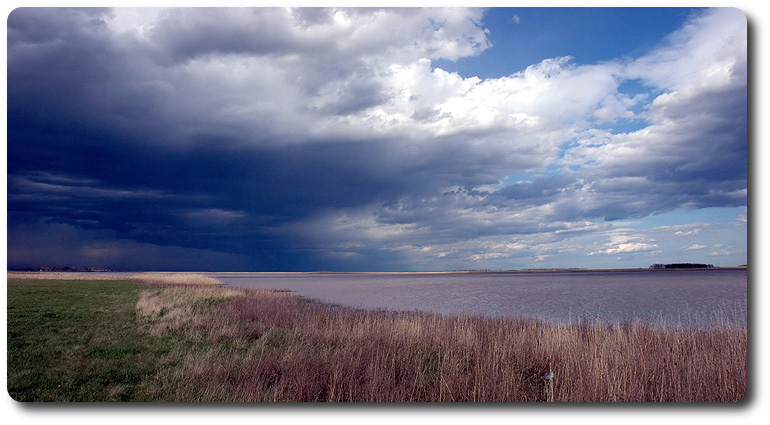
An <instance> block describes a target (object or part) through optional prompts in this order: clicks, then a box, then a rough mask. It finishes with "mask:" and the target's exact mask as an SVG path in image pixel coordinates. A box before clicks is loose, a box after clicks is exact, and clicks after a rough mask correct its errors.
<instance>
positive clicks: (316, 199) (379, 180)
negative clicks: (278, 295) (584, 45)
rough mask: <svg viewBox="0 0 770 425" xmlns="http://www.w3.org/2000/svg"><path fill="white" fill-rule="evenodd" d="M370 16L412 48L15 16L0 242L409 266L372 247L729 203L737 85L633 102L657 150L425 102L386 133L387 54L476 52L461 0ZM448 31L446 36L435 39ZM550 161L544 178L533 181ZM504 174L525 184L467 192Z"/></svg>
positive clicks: (74, 16) (319, 15) (248, 260)
mask: <svg viewBox="0 0 770 425" xmlns="http://www.w3.org/2000/svg"><path fill="white" fill-rule="evenodd" d="M387 12H388V13H384V12H382V11H377V10H362V11H359V10H351V11H348V12H347V15H346V18H347V19H351V20H353V21H355V20H356V19H358V20H363V21H367V20H368V21H367V22H370V23H371V25H374V26H375V27H376V26H381V27H388V26H389V25H393V24H394V23H397V22H402V23H403V24H404V29H403V32H404V33H405V34H406V36H404V39H405V40H412V39H414V40H417V41H420V43H421V44H420V43H417V45H407V44H404V45H398V44H394V42H393V40H390V39H388V37H383V33H375V32H372V31H369V32H367V31H366V30H364V29H361V28H359V29H358V32H355V31H353V30H348V29H344V28H347V27H340V28H343V29H340V30H334V31H332V30H331V29H329V28H331V27H332V26H333V24H334V22H335V16H334V14H333V12H332V11H328V10H322V9H300V10H295V11H293V12H292V15H291V16H288V15H287V14H286V12H285V11H283V9H265V10H262V9H259V10H242V11H239V10H196V9H175V10H170V11H163V12H160V13H159V14H157V16H156V17H155V20H154V21H153V22H152V24H151V25H150V24H148V25H147V26H146V27H145V28H144V29H143V30H142V31H143V32H142V33H141V34H139V33H137V32H130V31H124V32H122V33H121V32H116V31H112V30H111V29H110V25H111V23H112V22H113V18H114V16H115V15H114V12H113V11H109V10H97V9H93V10H91V9H89V10H63V9H17V10H16V11H14V12H13V13H12V14H11V16H10V17H9V20H8V211H9V222H8V229H9V240H12V241H13V242H14V243H19V244H22V242H21V241H22V240H23V239H24V238H23V235H24V234H25V232H30V233H34V232H38V233H44V232H45V231H46V229H54V230H55V229H58V230H57V231H60V232H61V234H69V233H68V232H73V234H76V233H77V232H78V231H83V233H82V235H90V236H82V237H83V238H84V241H85V242H84V243H86V242H87V243H92V244H93V243H96V242H98V239H99V238H113V239H116V240H121V241H134V242H136V243H138V244H144V245H142V246H146V247H150V246H153V247H154V246H162V247H178V248H179V249H191V250H206V251H210V252H216V253H221V254H222V255H229V254H233V255H235V256H238V257H239V258H238V259H233V258H229V257H228V258H229V259H228V260H227V261H231V263H229V264H230V266H231V267H241V268H244V267H249V266H248V265H251V266H252V267H255V268H262V269H292V268H294V269H304V268H317V267H322V265H324V264H326V265H328V264H332V265H334V264H336V265H338V266H340V267H344V266H342V264H348V265H350V264H353V265H352V266H350V267H351V268H367V267H369V268H371V267H377V265H380V266H383V267H385V266H386V265H387V266H388V267H392V268H399V267H408V264H407V263H399V261H402V260H403V259H401V257H399V255H398V254H397V253H394V252H392V251H384V250H382V249H381V248H383V247H389V248H393V249H395V248H397V247H399V246H402V245H405V244H409V245H414V246H419V245H421V244H422V245H427V244H456V243H460V242H462V241H465V240H473V239H476V238H479V237H487V236H489V237H494V236H505V235H528V234H537V233H542V232H554V231H558V230H565V229H568V228H569V226H570V223H574V222H575V221H579V220H593V219H605V220H617V219H625V218H629V217H635V218H638V217H644V216H646V215H649V214H652V213H658V212H663V211H671V210H675V209H677V208H682V207H685V206H686V207H706V206H741V205H745V203H746V199H745V188H746V174H747V172H746V157H747V153H746V137H747V130H746V114H747V111H746V102H745V100H746V87H745V79H744V80H743V81H742V82H741V81H740V78H739V79H738V80H739V81H738V82H737V83H735V84H731V85H726V86H723V87H721V88H718V89H715V90H714V91H712V92H707V91H706V92H702V93H699V94H697V95H695V96H694V97H691V98H689V99H686V100H684V101H682V102H680V103H672V104H671V105H669V106H665V107H658V108H653V109H651V112H650V113H651V114H653V116H651V117H650V118H649V120H651V122H653V123H655V119H656V118H655V116H654V114H655V113H657V114H660V115H661V116H665V117H666V119H668V120H670V121H672V122H678V123H682V125H681V126H674V127H671V132H670V133H667V131H669V127H661V129H660V130H658V131H659V137H658V139H657V140H658V142H657V143H656V144H645V142H644V141H638V142H636V141H634V140H630V141H627V142H623V143H628V144H629V146H632V147H633V149H636V152H637V154H636V155H634V156H633V157H632V158H627V159H624V160H620V159H617V157H614V156H612V155H609V154H607V155H604V154H603V153H601V152H599V150H600V149H607V151H608V152H609V151H610V149H611V148H612V147H613V146H615V145H616V144H617V143H621V142H620V141H612V142H609V143H607V144H606V145H605V146H603V147H602V148H595V147H592V148H590V149H588V148H586V149H587V150H585V152H589V153H590V154H591V155H592V156H591V157H590V158H588V157H582V156H580V155H583V153H582V152H583V151H582V150H581V151H580V152H581V153H580V155H578V154H575V155H572V154H573V153H575V152H577V150H576V151H575V152H570V149H569V148H568V147H565V146H571V145H570V144H569V143H574V140H556V141H550V142H549V143H550V144H542V143H539V142H534V141H533V140H534V139H533V137H534V136H532V134H534V133H528V132H525V131H518V130H516V129H513V130H512V129H511V128H509V127H505V126H504V125H502V124H494V125H476V126H475V127H474V126H470V127H468V128H467V129H463V130H461V131H454V130H451V129H450V130H442V131H444V132H443V133H442V132H441V131H438V130H435V129H434V127H430V129H431V130H430V131H427V130H426V131H423V130H421V129H423V128H424V127H422V126H430V125H434V124H435V123H437V122H439V121H440V119H441V114H444V115H445V116H448V115H447V114H450V113H451V111H448V110H446V111H444V112H441V111H440V110H439V109H437V108H439V106H440V105H438V101H437V102H436V105H435V108H434V107H433V106H431V107H430V110H428V109H425V108H423V109H419V108H416V109H415V110H414V111H413V113H411V114H408V116H409V117H410V118H409V119H410V120H412V121H406V122H407V124H403V122H402V123H400V124H398V125H401V126H402V128H400V129H398V131H393V132H392V133H388V132H383V131H382V130H381V129H378V128H375V126H374V125H372V124H371V122H374V121H372V120H373V119H374V118H372V117H373V116H375V115H373V114H374V112H376V111H378V110H379V109H378V108H382V109H383V110H387V108H390V107H392V105H391V103H392V102H393V99H394V98H396V97H397V96H398V94H394V92H393V90H392V87H391V85H392V83H391V82H390V80H388V78H391V77H392V72H391V71H388V66H389V65H390V62H389V61H392V62H396V63H399V61H400V63H409V62H412V61H415V60H418V59H421V58H442V57H443V58H450V59H453V58H456V57H460V56H467V55H471V54H474V53H477V52H479V51H480V50H483V49H484V48H487V47H489V45H488V42H487V41H486V38H484V36H483V28H481V27H480V26H479V25H478V22H477V20H478V19H479V18H480V15H479V13H478V12H473V13H468V14H466V15H463V16H461V17H457V16H455V15H453V14H450V13H448V12H441V13H444V15H442V16H439V17H438V18H436V19H435V20H431V19H427V17H428V16H429V15H430V13H428V12H425V11H421V10H395V11H394V10H389V11H387ZM458 15H459V14H458ZM336 19H342V17H340V16H338V17H337V18H336ZM407 24H409V25H411V26H410V27H407ZM335 28H336V27H335ZM335 31H336V32H335ZM354 33H355V34H358V36H359V37H360V38H359V39H356V40H354V41H350V40H348V39H345V38H342V37H340V35H341V34H342V35H345V34H347V35H350V34H354ZM446 33H453V35H451V37H450V39H451V40H453V41H452V42H453V43H455V44H456V45H457V46H459V47H452V48H451V49H450V48H447V47H446V46H445V44H442V43H440V42H439V41H441V40H440V37H441V34H446ZM395 40H396V42H404V40H402V39H401V38H400V36H398V34H396V36H395ZM450 44H451V43H450ZM453 46H454V45H453ZM734 72H735V73H738V74H739V73H740V72H741V70H740V69H737V70H735V71H734ZM743 72H745V69H744V70H743ZM565 78H566V77H565ZM389 84H391V85H389ZM437 90H439V89H437ZM440 95H441V93H439V94H437V95H436V96H437V98H438V97H440ZM413 97H414V96H413ZM423 97H424V96H423ZM414 98H415V99H416V97H414ZM415 99H411V100H409V102H417V100H415ZM373 111H374V112H373ZM447 111H448V112H447ZM378 119H379V118H378ZM469 119H470V118H469ZM340 120H342V121H340ZM346 120H347V121H346ZM356 120H359V121H356ZM367 120H369V121H367ZM393 120H395V118H393ZM573 121H574V120H566V121H565V122H573ZM454 122H459V121H458V120H455V121H454ZM562 124H563V123H562ZM394 125H395V124H394ZM367 126H369V127H367ZM409 126H413V127H409ZM426 128H427V127H426ZM527 131H533V130H527ZM549 131H550V132H553V133H554V134H557V133H558V131H561V130H558V131H557V130H556V129H548V128H544V129H543V134H545V133H547V132H549ZM565 134H569V137H570V138H579V137H582V136H581V134H582V130H579V129H578V130H574V131H571V132H567V133H565ZM538 137H540V136H538ZM629 137H631V136H629ZM568 142H569V143H568ZM591 146H595V145H591ZM583 148H584V147H582V146H581V147H580V149H583ZM591 149H593V150H591ZM602 152H603V151H602ZM561 156H563V159H561ZM574 158H579V159H574ZM580 158H583V159H580ZM560 161H562V162H560ZM569 161H572V162H569ZM549 165H550V166H551V167H556V168H557V169H558V170H560V174H557V175H553V176H546V177H542V176H538V173H542V172H543V171H544V170H545V169H546V167H547V166H549ZM570 166H571V167H572V168H569V167H570ZM514 172H526V173H530V174H531V175H532V176H533V177H532V178H531V181H530V182H520V183H513V184H510V185H508V186H507V187H503V188H500V189H499V190H497V191H488V190H486V189H484V187H485V186H494V185H496V184H498V183H499V182H500V180H501V179H502V178H503V177H504V176H506V175H508V174H510V173H514ZM742 190H743V192H741V191H742ZM343 215H348V216H350V217H358V218H357V220H361V223H364V224H361V226H364V225H365V223H367V221H366V220H367V219H366V217H369V219H371V220H372V222H371V223H372V224H373V227H372V229H374V228H378V227H377V226H381V229H380V230H381V231H382V233H381V234H380V233H378V234H372V235H371V239H366V238H365V237H364V236H361V234H360V233H361V232H356V231H355V230H354V229H357V227H356V226H351V225H350V223H349V222H344V221H340V220H337V221H335V219H334V217H340V216H343ZM335 223H336V224H335ZM335 226H339V227H335ZM345 226H347V227H345ZM63 229H66V230H63ZM346 229H347V230H346ZM33 230H34V232H33ZM73 237H74V236H73ZM88 238H92V239H88ZM86 239H88V240H86ZM346 246H347V247H353V248H351V249H355V248H356V247H358V250H359V251H358V252H359V254H361V255H362V258H360V259H358V260H355V261H358V262H357V263H356V262H353V263H342V262H339V263H335V261H338V260H335V259H329V258H326V257H322V254H323V253H324V252H325V250H327V249H330V247H331V248H334V249H342V248H339V247H343V248H344V247H346ZM122 248H124V249H125V250H127V251H130V249H129V247H128V246H127V245H126V246H122ZM131 249H133V248H131ZM181 252H182V251H180V254H179V255H183V254H181ZM195 255H198V254H195ZM200 255H201V256H203V254H200ZM115 261H117V260H115ZM223 261H224V260H223ZM339 261H341V260H339ZM348 261H350V260H348ZM372 265H374V266H372ZM211 267H214V265H212V266H211Z"/></svg>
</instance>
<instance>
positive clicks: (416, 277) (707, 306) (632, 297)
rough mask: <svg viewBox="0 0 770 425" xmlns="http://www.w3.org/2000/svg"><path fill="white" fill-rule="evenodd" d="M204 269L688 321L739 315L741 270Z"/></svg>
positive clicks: (561, 317) (465, 309) (486, 304)
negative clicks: (479, 271)
mask: <svg viewBox="0 0 770 425" xmlns="http://www.w3.org/2000/svg"><path fill="white" fill-rule="evenodd" d="M208 274H209V275H211V276H213V277H216V278H217V279H219V280H221V281H222V282H224V283H225V284H227V285H230V286H235V287H244V288H270V289H281V290H290V291H292V292H295V293H297V294H299V295H302V296H304V297H308V298H313V299H317V300H320V301H323V302H328V303H335V304H341V305H345V306H350V307H354V308H360V309H387V310H397V311H414V310H421V311H429V312H435V313H442V314H461V313H466V314H473V315H483V316H488V317H503V316H525V317H533V318H538V319H544V320H549V321H553V322H575V321H580V320H599V321H602V322H606V323H617V322H623V321H642V322H646V323H653V324H665V325H672V326H676V325H686V326H694V327H708V326H710V325H712V324H714V323H717V322H719V321H724V320H727V321H728V322H729V324H731V325H733V326H736V325H737V326H740V327H743V326H746V321H747V319H746V317H747V286H748V273H747V270H745V269H744V270H718V269H715V270H662V271H652V270H633V271H631V270H624V271H575V272H531V273H529V272H526V273H522V272H516V273H505V272H503V273H489V272H485V273H435V274H434V273H367V274H363V273H328V274H327V273H208Z"/></svg>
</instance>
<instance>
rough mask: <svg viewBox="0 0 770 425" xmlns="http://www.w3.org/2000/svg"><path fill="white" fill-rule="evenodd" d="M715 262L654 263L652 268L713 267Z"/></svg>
mask: <svg viewBox="0 0 770 425" xmlns="http://www.w3.org/2000/svg"><path fill="white" fill-rule="evenodd" d="M713 267H714V265H713V264H700V263H671V264H657V263H656V264H653V265H651V266H650V268H651V269H711V268H713Z"/></svg>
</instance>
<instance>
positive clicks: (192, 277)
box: [131, 272, 222, 285]
mask: <svg viewBox="0 0 770 425" xmlns="http://www.w3.org/2000/svg"><path fill="white" fill-rule="evenodd" d="M131 279H133V280H137V281H139V282H143V283H150V284H156V285H221V284H222V282H221V281H219V280H217V279H214V278H213V277H209V276H205V275H202V274H199V273H175V272H165V273H140V274H136V275H133V276H131Z"/></svg>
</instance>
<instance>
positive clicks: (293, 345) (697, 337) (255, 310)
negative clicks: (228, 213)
mask: <svg viewBox="0 0 770 425" xmlns="http://www.w3.org/2000/svg"><path fill="white" fill-rule="evenodd" d="M196 291H200V292H199V293H197V294H195V293H193V292H189V291H186V292H185V291H183V292H181V293H180V292H179V289H178V288H177V289H169V290H165V291H162V292H157V293H146V294H144V295H143V296H142V297H141V299H140V302H139V303H138V304H137V310H138V314H139V315H140V316H141V317H142V318H144V320H146V321H147V325H148V327H149V329H151V330H152V331H153V332H154V333H156V334H162V333H163V332H173V333H177V334H181V335H184V336H185V338H190V339H193V340H198V341H201V342H202V344H203V346H205V347H206V348H205V349H202V350H199V351H196V352H194V353H188V354H186V355H185V356H184V358H183V359H182V360H181V361H180V365H181V367H180V368H178V369H174V370H169V371H167V374H168V375H167V376H166V378H165V379H164V380H163V381H164V382H167V383H169V384H170V385H169V386H167V387H159V388H158V391H159V392H160V393H165V394H166V395H167V396H170V397H171V398H173V399H179V400H189V399H190V398H192V399H193V400H196V401H339V402H342V401H382V402H402V401H737V400H740V399H741V398H742V397H743V395H744V394H745V391H746V379H747V377H746V338H747V335H746V331H745V329H734V328H721V327H714V328H711V329H709V330H692V329H686V328H673V329H664V328H658V327H650V326H645V325H642V324H639V323H626V324H619V325H616V326H609V325H604V324H600V323H590V322H584V323H580V324H572V325H568V324H561V325H556V324H548V323H543V322H538V321H535V320H529V319H499V320H495V319H487V318H481V317H472V316H440V315H436V314H429V313H417V312H415V313H395V312H388V311H357V310H353V309H348V308H343V307H339V306H336V307H335V306H328V305H320V304H318V303H314V302H312V301H309V300H306V299H303V298H301V297H298V296H296V295H293V294H287V293H279V292H274V291H267V290H235V289H228V292H227V294H226V295H225V294H223V295H221V296H217V295H216V294H215V293H214V292H211V291H210V290H209V291H206V290H203V289H196ZM182 298H186V299H188V300H189V301H188V302H187V303H181V304H180V299H182ZM212 299H215V300H216V307H215V308H213V309H212V308H200V307H201V306H203V305H205V304H206V302H205V300H212ZM166 300H174V301H173V303H174V305H175V307H174V309H169V310H168V312H167V313H166V314H160V315H159V314H154V313H152V312H153V311H159V309H158V308H157V307H154V306H156V305H160V304H164V303H166V302H168V301H166ZM183 304H184V305H185V306H184V307H183V306H182V305H183ZM195 306H198V307H199V308H196V307H195ZM172 311H177V312H178V314H176V313H171V312H172ZM182 318H184V319H182ZM207 344H208V345H207ZM549 371H550V372H551V373H552V374H553V378H552V379H543V378H542V377H543V376H547V375H546V374H547V373H548V372H549Z"/></svg>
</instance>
